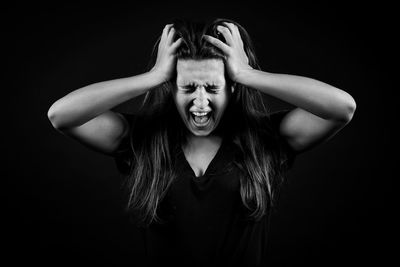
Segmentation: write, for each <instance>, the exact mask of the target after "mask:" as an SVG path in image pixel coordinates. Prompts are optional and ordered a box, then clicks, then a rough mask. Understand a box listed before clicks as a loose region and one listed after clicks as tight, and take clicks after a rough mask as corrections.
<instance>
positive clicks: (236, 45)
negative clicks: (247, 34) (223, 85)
mask: <svg viewBox="0 0 400 267" xmlns="http://www.w3.org/2000/svg"><path fill="white" fill-rule="evenodd" d="M223 23H224V25H225V26H222V25H218V26H217V30H218V32H220V33H221V34H222V35H223V36H224V38H225V41H226V43H224V42H222V41H221V40H219V39H217V38H215V37H212V36H210V35H205V39H206V40H207V41H208V42H210V43H211V44H213V45H214V46H216V47H218V48H219V49H221V50H222V52H223V53H224V54H225V57H226V60H225V64H226V67H227V71H228V75H229V77H230V78H231V79H232V80H233V81H234V82H238V76H239V74H240V73H242V72H243V71H247V70H251V69H252V67H251V66H250V65H249V59H248V57H247V55H246V52H245V51H244V47H243V41H242V38H241V37H240V33H239V29H238V27H237V26H236V25H235V24H233V23H228V22H223Z"/></svg>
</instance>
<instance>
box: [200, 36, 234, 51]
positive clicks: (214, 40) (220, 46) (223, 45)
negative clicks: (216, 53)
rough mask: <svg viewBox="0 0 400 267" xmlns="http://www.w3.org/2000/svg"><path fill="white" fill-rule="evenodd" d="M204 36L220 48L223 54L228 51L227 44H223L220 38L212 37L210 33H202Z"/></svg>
mask: <svg viewBox="0 0 400 267" xmlns="http://www.w3.org/2000/svg"><path fill="white" fill-rule="evenodd" d="M204 38H205V39H206V41H208V42H209V43H211V44H212V45H214V46H215V47H217V48H219V49H221V50H222V52H224V53H225V54H228V53H229V46H228V45H227V44H225V43H224V42H222V41H221V40H218V39H217V38H215V37H212V36H210V35H204Z"/></svg>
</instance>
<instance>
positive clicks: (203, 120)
mask: <svg viewBox="0 0 400 267" xmlns="http://www.w3.org/2000/svg"><path fill="white" fill-rule="evenodd" d="M211 113H212V112H211V111H207V112H196V111H194V112H192V111H191V112H190V117H191V118H192V121H193V123H194V125H196V126H198V127H204V126H207V125H208V123H209V122H210V120H211Z"/></svg>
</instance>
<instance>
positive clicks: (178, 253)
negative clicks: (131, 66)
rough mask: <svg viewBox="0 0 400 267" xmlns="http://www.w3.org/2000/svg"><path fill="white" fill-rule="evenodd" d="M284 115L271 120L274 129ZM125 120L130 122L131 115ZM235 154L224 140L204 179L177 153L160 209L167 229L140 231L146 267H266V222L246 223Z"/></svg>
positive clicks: (120, 159) (121, 165) (121, 160)
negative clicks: (173, 172)
mask: <svg viewBox="0 0 400 267" xmlns="http://www.w3.org/2000/svg"><path fill="white" fill-rule="evenodd" d="M286 113H287V111H281V112H276V113H273V114H271V116H270V119H271V120H270V121H271V123H272V126H273V128H274V129H276V130H277V129H278V127H279V124H280V121H281V119H282V117H283V116H284V115H285V114H286ZM124 115H125V116H127V117H128V119H129V120H130V121H131V116H132V115H127V114H124ZM279 140H280V141H281V142H283V143H282V145H283V146H284V147H285V148H286V152H287V154H288V156H289V161H290V164H289V167H290V166H292V164H293V161H294V158H295V153H294V151H292V150H291V149H290V147H289V146H288V145H287V144H286V143H284V142H285V141H284V139H283V138H281V139H279ZM126 145H127V142H126ZM122 151H123V149H122ZM237 152H238V151H237V148H236V147H235V146H234V145H233V144H232V142H231V141H229V140H228V139H223V141H222V144H221V146H220V148H219V150H218V151H217V153H216V155H215V156H214V158H213V159H212V161H211V162H210V164H209V165H208V167H207V169H206V171H205V173H204V175H203V176H201V177H196V176H195V173H194V171H193V170H192V168H191V167H190V165H189V163H188V161H187V160H186V158H185V155H184V153H183V151H182V150H181V149H180V150H179V151H178V153H177V154H176V155H175V156H176V160H175V168H176V170H177V173H178V177H177V179H176V180H175V181H174V183H173V184H172V186H171V187H170V189H169V191H168V193H167V195H166V197H165V198H164V199H163V200H162V202H161V204H160V206H159V211H160V214H161V218H163V217H162V216H164V218H165V219H167V220H166V223H164V224H157V223H153V224H152V225H150V227H149V228H145V229H142V233H143V237H144V240H143V241H144V244H143V245H144V247H145V255H144V258H145V260H146V261H147V264H148V266H165V265H166V266H168V264H172V265H171V266H262V265H261V264H263V263H264V262H266V259H265V258H264V257H265V255H266V242H267V230H268V216H264V217H263V218H262V219H261V220H260V221H258V222H254V221H251V220H248V218H247V217H245V214H248V211H247V212H246V208H245V207H244V205H243V203H242V200H241V197H240V175H241V172H240V171H239V169H238V167H237V166H235V164H233V160H234V158H235V155H236V154H237ZM126 157H127V154H124V153H122V154H120V155H119V156H116V163H117V166H118V169H119V170H120V171H121V172H122V173H126V171H127V166H126V164H127V161H128V159H127V158H126Z"/></svg>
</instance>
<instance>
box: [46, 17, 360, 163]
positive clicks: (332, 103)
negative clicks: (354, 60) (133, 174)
mask: <svg viewBox="0 0 400 267" xmlns="http://www.w3.org/2000/svg"><path fill="white" fill-rule="evenodd" d="M217 30H218V31H219V32H220V34H222V35H223V36H224V39H225V40H226V43H223V42H221V41H220V40H219V39H216V38H214V37H212V36H208V35H206V36H204V38H205V40H207V41H208V42H210V43H211V44H212V45H214V46H216V47H217V48H219V49H220V50H221V51H222V52H223V53H224V55H225V59H224V65H225V70H226V72H227V73H226V74H227V75H228V76H229V78H230V80H231V81H233V82H236V83H239V84H242V85H244V86H247V87H250V88H254V89H257V90H259V91H261V92H262V93H265V94H268V95H270V96H273V97H276V98H277V99H280V100H282V101H285V102H287V103H290V104H292V105H294V106H295V107H296V108H294V109H293V110H292V111H290V112H289V113H288V114H287V115H286V116H285V117H284V118H283V119H282V122H281V125H280V129H279V131H280V134H281V136H282V137H283V138H285V139H286V140H287V142H288V144H289V145H290V146H291V147H292V149H293V150H294V151H296V152H297V153H300V152H304V151H306V150H309V149H311V148H313V147H314V146H316V145H318V144H321V143H323V142H325V141H327V140H328V139H330V138H331V137H332V136H334V135H335V134H336V133H337V132H338V131H339V130H341V129H342V128H343V127H344V126H345V125H346V124H347V123H349V122H350V120H351V119H352V117H353V114H354V112H355V109H356V103H355V100H354V99H353V98H352V96H351V95H349V94H348V93H347V92H345V91H343V90H340V89H338V88H335V87H333V86H331V85H328V84H326V83H323V82H320V81H317V80H315V79H311V78H307V77H301V76H296V75H287V74H276V73H269V72H264V71H261V70H256V69H253V68H252V67H251V66H249V60H248V57H247V55H246V53H245V51H244V44H243V40H242V39H241V35H240V30H239V28H238V27H237V26H236V25H235V24H233V23H227V22H223V25H219V26H218V27H217ZM175 35H176V32H175V29H174V28H173V25H172V24H168V25H166V26H165V27H164V29H163V31H162V34H161V37H160V42H159V46H158V54H157V60H156V63H155V65H154V67H153V68H152V69H151V70H150V71H149V72H147V73H143V74H140V75H136V76H131V77H127V78H121V79H115V80H110V81H104V82H99V83H94V84H91V85H88V86H85V87H83V88H80V89H78V90H75V91H73V92H71V93H70V94H68V95H66V96H64V97H63V98H61V99H59V100H57V101H56V102H55V103H54V104H53V105H52V106H51V107H50V109H49V111H48V118H49V120H50V121H51V123H52V125H53V127H54V128H56V129H58V130H59V131H62V132H63V133H65V134H67V135H69V136H71V137H72V138H74V139H76V140H78V141H79V142H80V143H82V144H85V145H87V146H88V147H90V148H93V149H94V150H96V151H99V152H102V153H105V154H110V155H113V153H114V152H115V151H116V150H117V149H118V147H119V145H120V142H121V141H122V140H123V139H124V138H125V137H126V135H127V134H128V133H129V124H128V122H127V121H126V120H125V119H124V118H123V116H121V115H119V114H117V113H116V112H114V111H112V110H111V109H112V108H113V107H115V106H116V105H119V104H121V103H123V102H125V101H127V100H129V99H132V98H134V97H136V96H138V95H141V94H143V93H145V92H147V91H148V90H150V89H151V88H154V87H156V86H158V85H160V84H161V83H163V82H165V81H169V80H171V78H172V76H173V73H174V71H175V70H176V68H179V69H178V72H179V73H180V74H179V75H180V77H183V76H182V75H185V76H189V78H190V75H194V73H195V72H191V71H188V69H187V68H186V69H185V68H183V67H184V65H185V64H184V62H176V57H175V53H176V50H177V48H178V47H179V46H180V45H181V43H182V39H181V38H178V39H177V40H176V41H174V40H175ZM217 65H219V66H222V64H220V63H210V66H209V67H214V68H215V71H216V72H215V73H218V74H216V76H218V77H222V76H223V74H222V69H220V70H218V67H217ZM182 71H183V72H182ZM192 78H194V77H192ZM178 82H179V81H178ZM198 82H199V84H198V85H200V86H198V87H197V88H196V91H195V93H194V94H193V95H192V94H188V95H186V96H185V97H183V95H181V94H180V93H179V94H178V91H177V92H176V96H175V97H176V100H178V101H176V103H178V104H177V108H178V109H181V111H180V112H181V113H180V114H181V116H182V119H183V120H184V121H186V122H188V120H187V111H188V109H190V108H199V109H201V108H202V105H204V106H205V108H209V107H210V108H214V109H215V110H214V111H215V114H214V115H216V117H215V120H214V121H212V125H210V126H209V127H208V128H207V129H197V128H196V127H193V125H190V124H187V127H188V129H189V130H190V131H189V132H190V133H191V136H192V137H193V138H195V139H198V140H205V141H207V142H209V143H210V142H211V141H212V140H214V141H213V142H211V143H210V144H211V147H213V146H214V147H216V146H218V144H219V141H218V139H215V138H214V139H212V138H211V139H207V138H206V137H212V136H213V130H214V129H215V128H216V126H217V125H218V124H219V122H220V118H221V117H222V114H223V111H224V106H225V105H226V104H227V103H226V102H227V100H226V99H229V97H227V96H226V95H228V94H229V92H228V90H226V85H225V90H224V92H225V93H223V95H224V97H222V98H221V99H220V98H219V96H215V95H212V94H208V93H207V92H205V88H203V87H202V85H204V83H205V82H206V80H202V79H199V81H198ZM178 89H179V88H178ZM178 96H179V97H178ZM195 98H199V99H202V101H204V103H200V104H198V106H197V107H196V106H194V107H192V106H190V105H189V103H190V101H191V100H194V99H195ZM94 100H95V101H94ZM181 101H182V104H181ZM198 101H199V100H197V101H196V103H197V102H198ZM228 101H229V100H228ZM207 102H208V103H207ZM193 103H194V102H193ZM216 103H222V104H218V105H216V106H214V104H216ZM183 108H186V111H184V110H183ZM210 140H211V141H210ZM192 144H195V145H193V146H192V148H193V150H192V151H195V152H196V153H197V152H198V151H199V150H201V149H204V148H205V147H207V146H205V145H204V144H205V143H204V142H203V143H201V142H197V143H196V142H194V143H193V142H192ZM209 147H210V146H209Z"/></svg>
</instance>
